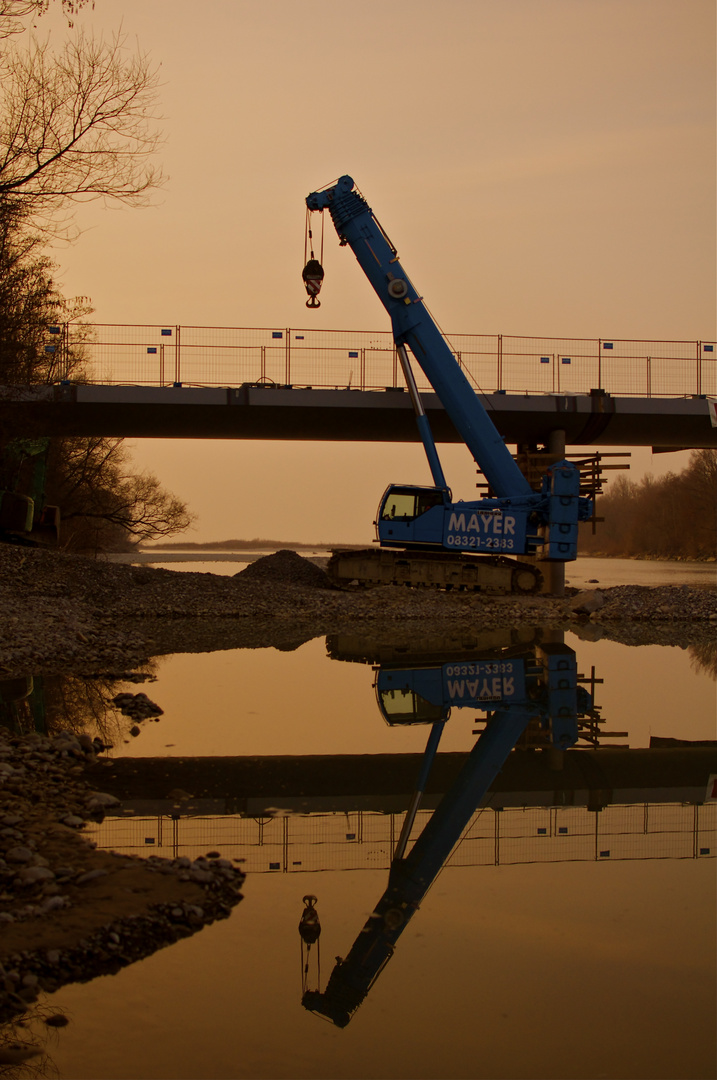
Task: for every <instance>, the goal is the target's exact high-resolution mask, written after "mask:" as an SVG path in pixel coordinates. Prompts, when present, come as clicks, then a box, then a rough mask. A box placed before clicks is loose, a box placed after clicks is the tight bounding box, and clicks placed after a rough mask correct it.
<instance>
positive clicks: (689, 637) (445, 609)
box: [0, 545, 717, 678]
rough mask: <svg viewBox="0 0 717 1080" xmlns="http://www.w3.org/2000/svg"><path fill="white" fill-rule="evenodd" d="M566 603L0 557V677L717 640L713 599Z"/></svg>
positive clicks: (313, 573) (626, 597)
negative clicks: (506, 642) (283, 652)
mask: <svg viewBox="0 0 717 1080" xmlns="http://www.w3.org/2000/svg"><path fill="white" fill-rule="evenodd" d="M567 592H568V595H566V596H565V597H552V596H542V595H536V596H520V597H515V596H506V597H503V596H485V595H483V594H480V593H457V592H451V593H446V592H440V591H437V590H427V589H426V590H422V589H406V588H400V587H394V586H383V587H378V588H375V589H369V590H359V591H357V592H353V593H352V592H345V591H341V590H337V589H334V588H332V587H331V585H330V583H329V581H328V579H327V578H326V575H325V574H324V573H323V571H322V570H321V569H319V568H318V567H317V566H315V565H314V564H313V563H311V562H310V561H308V560H307V559H304V558H302V557H301V556H300V555H298V554H296V553H294V552H288V551H280V552H277V553H275V554H274V555H270V556H267V557H265V558H262V559H260V560H258V561H257V562H255V563H251V564H249V565H248V566H247V567H246V568H245V569H243V570H242V571H240V572H239V573H238V574H235V575H232V576H228V575H218V574H208V573H191V572H190V573H186V572H185V573H176V572H173V571H171V570H165V569H155V568H150V567H146V566H142V567H134V566H127V565H121V564H114V563H108V562H102V561H99V560H95V559H90V558H85V557H83V556H79V555H68V554H65V553H62V552H50V551H44V550H41V549H30V548H19V547H12V546H10V545H0V613H2V619H0V677H2V678H12V677H15V676H23V675H28V674H33V675H40V674H63V673H65V672H67V671H74V672H77V673H78V674H97V673H104V674H113V673H114V674H116V673H121V672H124V671H127V670H131V669H132V668H133V667H135V666H137V665H139V664H142V663H144V662H146V661H147V660H148V659H150V658H151V657H153V656H159V655H167V654H170V653H177V652H201V651H212V650H215V649H222V650H225V649H232V648H261V647H270V646H273V647H275V648H280V649H292V648H296V647H297V646H298V645H300V644H301V643H302V642H303V641H307V640H309V639H311V638H314V637H318V636H322V635H327V634H332V633H341V632H347V631H349V630H350V631H355V630H356V629H357V627H360V628H361V629H362V630H368V629H375V630H376V631H377V632H380V633H381V634H387V633H391V632H392V631H393V630H394V629H399V628H400V630H401V632H402V633H405V632H406V631H407V630H410V628H411V627H412V626H415V627H421V629H425V627H426V625H430V626H431V628H432V629H434V630H435V631H437V632H438V631H440V629H441V628H442V627H444V628H446V629H450V630H451V631H453V630H455V629H457V628H461V627H466V628H475V627H476V626H480V627H481V628H490V627H501V626H515V625H521V624H522V625H525V624H532V625H543V626H547V627H552V628H555V629H571V628H574V629H576V630H577V632H579V633H584V634H589V635H590V636H591V637H598V636H602V635H604V636H607V637H611V638H614V639H615V640H618V641H623V642H625V643H629V644H649V643H661V644H667V643H670V642H672V643H674V644H685V645H686V644H690V643H693V642H709V641H710V640H713V639H716V638H717V592H715V591H714V590H710V589H704V588H695V587H691V586H685V585H681V586H660V587H657V588H650V587H647V586H638V585H620V586H615V587H608V588H604V589H601V588H595V589H590V590H587V591H585V592H580V593H579V592H577V590H574V589H573V590H567Z"/></svg>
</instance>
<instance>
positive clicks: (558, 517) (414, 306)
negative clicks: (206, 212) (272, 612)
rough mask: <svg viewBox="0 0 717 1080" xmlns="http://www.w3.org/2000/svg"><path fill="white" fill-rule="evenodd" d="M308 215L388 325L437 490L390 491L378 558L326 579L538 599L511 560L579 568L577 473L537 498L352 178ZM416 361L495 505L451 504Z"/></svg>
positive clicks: (534, 578)
mask: <svg viewBox="0 0 717 1080" xmlns="http://www.w3.org/2000/svg"><path fill="white" fill-rule="evenodd" d="M306 207H307V214H308V216H309V217H310V215H311V213H315V212H319V213H323V211H325V210H328V212H329V215H330V217H331V220H332V222H333V224H334V227H335V229H336V232H337V233H338V236H339V240H340V244H341V246H345V245H348V246H349V247H350V248H351V250H352V251H353V253H354V255H355V256H356V259H357V260H358V262H359V265H360V266H361V269H362V270H363V271H364V273H365V274H366V277H367V278H368V280H369V282H370V284H371V285H372V287H373V289H374V290H375V292H376V294H377V295H378V297H379V299H380V300H381V302H382V303H383V305H384V307H385V308H386V311H387V312H388V314H389V316H390V318H391V326H392V331H393V338H394V342H395V345H396V351H397V355H398V358H399V361H400V363H401V368H402V371H403V375H404V378H405V381H406V386H407V388H408V393H409V395H410V399H411V403H412V405H413V408H414V411H415V414H416V421H417V425H418V431H419V435H420V438H421V441H422V443H423V446H424V449H425V452H426V457H427V459H428V465H429V468H430V471H431V476H432V479H433V485H432V486H430V487H420V486H415V485H404V484H401V485H397V484H391V485H390V486H389V487H388V488H387V489H386V491H385V492H384V494H383V497H382V498H381V502H380V504H379V508H378V513H377V517H376V522H375V525H376V534H377V540H378V545H379V547H378V548H369V549H365V550H354V551H352V550H347V551H337V552H334V554H333V555H332V557H331V559H330V560H329V564H328V566H327V571H328V573H329V575H330V576H331V577H332V578H333V580H334V581H335V582H336V583H337V584H339V585H348V584H350V583H358V584H360V585H371V584H407V585H433V586H437V587H439V588H456V587H457V588H462V589H466V588H468V589H477V590H482V591H490V592H497V593H501V592H503V593H505V592H517V593H532V592H537V591H538V590H539V589H540V586H541V584H542V575H541V573H540V569H539V568H538V566H536V565H535V564H534V563H529V562H520V561H519V560H517V559H516V558H515V556H521V555H522V556H529V557H532V558H534V559H536V558H537V560H539V561H543V560H551V561H563V562H566V561H570V560H573V559H575V558H576V556H577V537H578V522H580V521H587V520H588V519H589V518H590V516H591V514H592V502H591V500H590V499H588V498H586V497H585V496H581V495H580V473H579V470H578V468H577V467H576V466H575V465H574V464H573V463H571V462H569V461H567V460H563V461H558V462H556V463H555V464H553V465H551V466H550V467H549V468H548V469H547V471H546V473H545V476H544V477H543V480H542V485H541V490H540V491H534V490H533V488H532V487H531V485H530V484H529V483H528V481H527V480H526V478H525V477H524V476H523V474H522V472H521V471H520V469H519V467H518V465H517V464H516V462H515V460H514V459H513V456H512V455H511V453H510V451H509V450H508V448H507V447H506V445H505V443H504V442H503V439H502V437H501V436H500V434H499V432H498V430H497V428H496V427H495V425H494V423H493V421H492V420H491V418H490V416H489V415H488V413H487V411H486V410H485V408H484V407H483V405H482V403H481V401H480V398H479V396H478V395H477V394H476V392H475V391H474V389H473V387H472V386H471V384H470V383H469V381H468V379H467V378H466V376H465V374H464V373H463V371H462V370H461V367H460V365H459V364H458V362H457V360H456V358H455V356H454V355H453V353H452V351H451V349H450V346H449V345H448V343H447V341H446V340H445V338H444V337H443V334H442V333H441V331H440V329H439V327H438V326H437V324H436V323H435V321H434V320H433V318H432V316H431V315H430V314H429V311H428V309H427V307H426V306H425V304H424V302H423V298H422V297H421V296H420V295H419V293H418V291H417V290H416V288H415V287H414V285H413V283H412V282H411V280H410V279H409V277H408V275H407V274H406V273H405V271H404V270H403V268H402V266H401V263H400V261H399V257H398V252H397V250H396V248H395V247H394V245H393V243H392V242H391V240H390V239H389V238H388V235H387V234H386V232H385V230H384V229H383V228H382V227H381V225H380V224H379V222H378V220H377V218H376V217H375V215H374V213H373V211H372V209H371V207H370V206H369V205H368V203H367V202H366V200H365V198H364V197H363V195H362V194H361V193H360V192H359V191H358V189H357V188H356V185H355V184H354V181H353V179H352V178H351V177H350V176H342V177H341V178H340V179H339V180H338V181H336V183H334V184H331V185H330V186H328V187H326V188H322V189H320V190H318V191H315V192H312V193H311V194H310V195H308V196H307V198H306ZM314 262H316V263H317V266H319V264H318V261H317V260H314ZM308 266H309V264H307V267H308ZM306 269H307V268H305V271H306ZM319 269H321V268H320V266H319ZM322 278H323V274H322V275H321V277H319V273H318V270H317V269H316V267H313V268H312V269H311V273H308V275H307V276H305V279H304V283H305V285H306V289H307V292H308V293H309V297H310V301H314V302H313V303H310V306H312V307H316V306H318V304H317V303H316V302H315V301H316V297H317V293H318V289H320V287H321V283H322ZM409 349H410V351H411V354H412V355H413V358H414V360H415V361H416V362H417V363H418V364H419V366H420V368H421V369H422V371H423V373H424V375H425V376H426V378H427V379H428V382H429V383H430V385H431V386H432V387H433V390H434V391H435V393H436V395H437V397H438V399H439V400H440V402H441V404H442V405H443V407H444V409H445V410H446V412H447V413H448V416H449V417H450V419H451V421H452V423H453V425H454V427H455V428H456V430H457V432H458V433H459V435H460V436H461V438H462V439H463V441H464V443H465V445H466V446H467V447H468V449H469V451H470V453H471V454H472V456H473V458H474V460H475V462H476V464H477V466H478V468H479V470H480V471H481V472H482V473H483V475H484V476H485V478H486V480H487V481H488V484H489V486H490V491H491V493H492V494H491V495H490V497H486V498H481V499H478V500H474V501H470V502H463V501H458V502H454V501H453V496H452V493H451V489H450V488H449V486H448V484H447V482H446V479H445V476H444V473H443V468H442V466H441V462H440V459H439V457H438V452H437V449H436V444H435V441H434V439H433V435H432V433H431V429H430V424H429V421H428V417H427V416H426V412H425V409H424V407H423V404H422V401H421V396H420V394H419V392H418V388H417V384H416V380H415V377H414V374H413V369H412V367H411V361H410V359H409V354H408V350H409Z"/></svg>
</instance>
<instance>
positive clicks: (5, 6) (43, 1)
mask: <svg viewBox="0 0 717 1080" xmlns="http://www.w3.org/2000/svg"><path fill="white" fill-rule="evenodd" d="M52 2H53V0H0V38H4V37H9V36H10V35H11V34H21V33H22V32H23V31H24V30H26V29H27V26H26V25H25V23H23V21H22V20H23V19H27V18H28V16H33V17H37V16H39V15H45V14H46V12H47V11H49V9H50V6H51V4H52ZM58 2H59V4H60V6H61V7H62V11H63V13H64V15H65V17H66V19H67V23H68V26H72V25H73V19H74V17H75V15H77V13H78V12H79V11H81V10H82V8H83V7H86V6H87V4H88V3H89V4H90V5H91V7H93V8H94V6H95V0H58Z"/></svg>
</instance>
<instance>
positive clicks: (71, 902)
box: [0, 728, 244, 1023]
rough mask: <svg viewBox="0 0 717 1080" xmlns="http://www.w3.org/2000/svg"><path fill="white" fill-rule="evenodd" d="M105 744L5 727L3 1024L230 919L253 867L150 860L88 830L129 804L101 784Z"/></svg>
mask: <svg viewBox="0 0 717 1080" xmlns="http://www.w3.org/2000/svg"><path fill="white" fill-rule="evenodd" d="M102 749H103V748H102V746H101V744H100V745H98V743H97V741H96V740H95V741H94V742H93V741H92V740H91V739H90V738H89V736H79V738H78V737H76V736H74V735H72V734H70V733H61V734H59V735H56V736H55V737H53V738H47V737H44V736H40V735H30V736H25V737H16V736H12V735H10V734H9V732H7V731H5V730H4V729H3V728H0V900H2V905H1V906H0V930H1V934H0V1023H3V1022H6V1021H7V1020H8V1019H10V1018H12V1016H14V1015H17V1014H18V1013H21V1012H23V1011H24V1010H25V1009H26V1008H27V1006H28V1004H29V1003H30V1002H32V1001H34V1000H35V998H36V997H37V995H38V993H39V992H40V991H52V990H56V989H57V988H58V987H59V986H62V985H64V984H65V983H68V982H78V981H79V982H86V981H88V980H90V979H93V978H95V977H96V976H97V975H104V974H111V973H114V972H116V971H119V970H120V968H122V967H124V966H126V965H127V964H131V963H133V962H134V961H135V960H138V959H140V958H142V957H144V956H148V955H149V954H150V953H153V952H155V951H156V950H157V949H159V948H161V947H162V946H164V945H168V944H170V943H171V942H173V941H176V940H178V939H179V938H181V937H186V936H188V935H189V934H193V933H195V932H196V931H197V930H199V929H201V928H202V927H203V926H205V925H207V924H208V923H211V922H213V921H214V920H215V919H217V918H225V917H226V916H227V915H228V914H229V913H230V911H231V909H232V907H234V906H235V905H236V904H237V903H238V902H239V901H240V900H241V893H240V887H241V884H242V882H243V880H244V874H243V873H242V871H241V870H240V869H239V868H238V867H237V866H235V865H234V864H233V863H231V862H230V861H228V860H226V859H222V858H221V857H220V855H219V853H218V852H210V853H208V855H207V856H206V857H203V858H200V859H195V860H194V861H193V862H192V861H190V860H189V859H188V858H179V859H161V858H158V857H156V856H152V857H151V858H149V859H140V858H132V857H128V856H120V855H115V854H113V853H111V852H101V851H96V850H95V849H94V848H93V846H92V845H91V843H89V842H88V841H87V840H85V838H84V837H83V835H82V831H81V830H82V827H83V825H84V823H85V822H86V821H89V820H94V821H96V820H101V818H102V816H103V814H104V812H105V809H107V808H109V807H115V806H117V804H118V800H117V799H116V798H115V797H114V796H113V795H110V794H107V793H105V792H103V791H101V790H98V788H100V787H101V784H102V778H103V773H104V772H106V770H104V769H103V768H102V758H101V752H102Z"/></svg>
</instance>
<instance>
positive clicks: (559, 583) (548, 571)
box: [543, 428, 566, 596]
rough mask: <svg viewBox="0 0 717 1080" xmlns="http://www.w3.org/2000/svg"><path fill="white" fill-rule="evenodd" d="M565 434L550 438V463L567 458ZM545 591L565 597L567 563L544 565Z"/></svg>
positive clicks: (552, 435)
mask: <svg viewBox="0 0 717 1080" xmlns="http://www.w3.org/2000/svg"><path fill="white" fill-rule="evenodd" d="M565 443H566V439H565V432H564V431H563V430H562V429H560V428H558V429H556V430H555V431H551V432H550V435H549V436H548V454H549V457H550V461H561V460H562V458H564V457H565ZM543 591H544V592H546V593H550V594H551V596H565V563H564V562H544V563H543Z"/></svg>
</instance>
